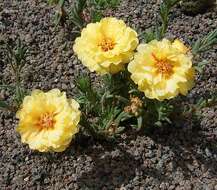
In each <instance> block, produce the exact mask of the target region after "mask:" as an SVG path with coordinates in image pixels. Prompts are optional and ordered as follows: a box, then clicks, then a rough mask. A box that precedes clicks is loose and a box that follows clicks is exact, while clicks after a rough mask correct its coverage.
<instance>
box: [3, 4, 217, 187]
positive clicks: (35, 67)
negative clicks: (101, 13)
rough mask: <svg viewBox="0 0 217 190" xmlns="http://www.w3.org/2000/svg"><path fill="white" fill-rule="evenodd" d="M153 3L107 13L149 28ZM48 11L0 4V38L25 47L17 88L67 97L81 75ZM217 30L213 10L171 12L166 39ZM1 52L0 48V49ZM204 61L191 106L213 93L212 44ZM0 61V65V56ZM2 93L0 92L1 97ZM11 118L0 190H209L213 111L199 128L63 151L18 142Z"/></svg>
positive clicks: (215, 144)
mask: <svg viewBox="0 0 217 190" xmlns="http://www.w3.org/2000/svg"><path fill="white" fill-rule="evenodd" d="M158 8H159V1H157V0H137V1H133V0H123V1H122V3H121V5H120V7H118V8H117V10H115V11H107V12H106V13H105V14H106V15H113V16H116V17H118V18H122V19H124V20H125V21H126V22H127V23H129V24H130V26H132V27H134V28H141V29H143V30H144V29H146V28H148V27H149V26H151V25H153V24H154V18H155V17H156V13H157V10H158ZM54 13H55V10H54V9H52V8H51V7H49V6H47V4H46V1H43V0H38V1H32V0H23V1H18V0H17V1H16V0H7V1H4V0H0V35H1V37H2V38H6V37H7V38H10V39H11V40H14V39H16V38H17V36H18V35H20V37H21V38H22V39H23V40H24V41H25V43H26V44H27V45H28V46H29V48H30V55H29V56H28V59H27V65H26V67H25V71H24V73H23V75H24V85H25V86H26V87H27V88H28V89H33V88H40V89H42V90H49V89H52V88H59V89H61V90H64V91H66V92H67V94H68V96H69V97H72V96H73V92H74V90H73V89H74V84H73V78H74V76H75V74H76V73H81V72H87V69H85V68H84V67H83V66H82V65H81V64H80V62H79V61H78V60H77V58H76V56H75V55H74V54H73V51H72V44H73V39H72V36H71V35H70V34H69V33H68V32H67V31H66V30H64V29H63V28H59V29H58V31H55V30H54V24H53V22H52V19H53V16H54ZM216 27H217V12H215V11H212V12H207V13H205V14H203V15H197V16H195V17H191V16H186V15H184V14H183V13H182V12H180V10H179V9H178V8H175V9H174V11H173V13H172V14H171V23H170V27H169V31H168V33H167V37H169V38H181V39H182V40H183V41H184V42H185V43H186V44H189V45H190V44H191V42H192V41H195V40H196V39H197V38H198V37H201V36H203V35H206V34H207V33H208V32H210V31H212V30H213V29H215V28H216ZM0 55H1V50H0ZM201 59H206V60H208V61H209V64H208V65H207V66H206V68H205V69H204V72H203V74H201V75H200V76H198V77H197V84H196V87H195V88H194V89H193V90H192V91H191V93H190V94H189V95H188V97H187V99H188V101H189V102H195V101H196V100H197V99H198V98H200V97H201V96H206V94H208V93H212V92H213V91H214V90H217V64H216V63H217V47H216V46H215V47H214V49H212V50H210V51H208V52H207V53H205V54H202V55H201ZM0 63H2V60H1V59H0ZM0 70H1V72H0V80H4V81H5V82H7V83H11V82H12V80H13V78H12V77H11V73H10V67H9V65H5V64H0ZM8 96H9V93H8V92H7V91H5V90H1V91H0V97H1V98H6V99H7V98H8ZM16 123H17V121H16V119H15V117H14V114H11V113H7V112H2V111H1V112H0V139H1V140H0V189H2V190H4V189H5V190H11V189H49V190H50V189H58V190H59V189H73V190H77V189H79V190H128V189H129V190H131V189H132V190H146V189H147V190H159V189H162V190H173V189H175V190H191V189H193V190H217V106H213V107H210V108H205V109H203V110H202V114H201V121H200V125H199V126H195V127H193V128H192V127H189V126H188V125H187V124H186V125H184V126H183V127H182V128H172V127H170V128H166V127H163V128H158V129H155V130H154V131H153V133H152V134H151V135H149V136H145V135H136V134H134V133H131V132H126V133H124V134H123V135H122V137H121V140H120V141H119V142H118V143H116V144H108V143H99V142H94V141H92V140H91V139H88V140H85V141H81V142H80V141H76V142H75V143H72V144H71V146H70V147H69V148H68V149H67V150H66V151H65V152H63V153H53V154H41V153H38V152H35V151H31V150H30V149H29V148H28V146H27V145H23V144H21V142H20V137H19V135H18V134H17V133H16V131H15V126H16Z"/></svg>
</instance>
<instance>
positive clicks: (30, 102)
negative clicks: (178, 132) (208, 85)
mask: <svg viewBox="0 0 217 190" xmlns="http://www.w3.org/2000/svg"><path fill="white" fill-rule="evenodd" d="M52 2H53V1H52ZM52 2H51V3H52ZM79 2H81V1H79ZM94 2H95V3H96V4H97V5H98V6H108V5H107V4H108V3H109V1H94ZM114 2H116V1H114ZM178 2H179V1H178V0H164V1H163V2H162V4H161V6H160V17H159V18H160V21H157V22H156V24H155V26H154V30H153V29H149V31H148V32H147V31H146V32H145V33H144V34H145V35H144V41H145V43H141V44H139V39H138V34H137V32H136V31H135V30H134V29H132V28H130V27H128V26H127V25H126V24H125V23H124V21H123V20H119V19H117V18H114V17H107V18H103V19H101V20H100V21H99V22H97V23H91V24H88V25H87V26H86V27H85V29H84V30H83V31H82V32H81V36H80V37H78V38H77V39H76V40H75V43H74V46H73V50H74V52H75V53H76V55H77V56H78V59H80V60H81V62H82V64H84V65H85V66H86V67H87V68H88V69H89V70H90V71H91V72H95V74H96V75H98V77H97V78H98V80H97V81H96V80H93V79H91V77H90V76H89V75H87V74H85V75H84V74H80V75H79V76H77V77H76V79H75V80H74V83H75V85H76V89H77V92H76V94H75V100H74V99H70V98H67V97H66V94H65V93H64V92H60V90H58V89H53V90H50V91H48V92H43V91H41V90H33V91H32V93H31V94H30V95H28V96H25V97H24V90H23V88H22V85H21V80H20V73H21V70H22V68H23V66H24V63H25V56H26V52H27V49H26V47H25V46H23V45H22V43H21V41H18V44H17V46H16V48H11V47H7V51H6V54H7V60H8V62H9V63H10V64H11V68H12V70H13V71H14V74H15V79H16V80H15V81H16V83H15V85H14V88H13V89H15V92H16V93H15V94H16V99H15V102H16V108H17V109H18V112H17V114H16V115H17V118H18V119H19V124H18V127H17V131H18V132H19V133H20V135H21V140H22V142H24V143H27V144H28V145H29V147H30V148H31V149H34V150H38V151H40V152H47V151H55V152H62V151H64V150H65V149H66V148H67V147H68V146H69V144H70V142H71V140H72V139H73V138H76V135H77V134H79V132H80V133H82V134H85V135H89V136H92V137H93V138H94V139H96V140H115V138H116V137H118V136H119V135H120V134H121V133H122V132H123V131H124V130H126V129H134V130H135V131H146V130H148V129H153V128H154V127H162V126H164V125H173V123H174V119H177V118H181V119H183V118H189V117H191V119H193V118H194V119H195V118H198V117H199V116H200V110H201V109H202V108H204V107H206V106H213V105H216V100H217V94H216V92H215V93H211V94H210V96H209V97H208V98H201V99H199V100H198V102H196V103H195V104H193V103H192V104H183V106H180V104H181V103H183V99H184V98H183V97H184V96H186V95H187V94H188V92H189V91H190V90H191V89H192V88H193V87H194V85H195V73H196V71H199V72H201V71H202V70H203V68H204V66H205V63H204V62H200V61H199V56H198V55H199V54H200V53H202V52H205V51H207V50H209V49H210V48H212V46H213V45H215V44H216V43H217V32H216V30H215V31H213V32H211V33H209V34H208V35H207V36H205V37H203V38H200V39H198V40H197V41H196V42H194V44H193V45H192V48H190V47H187V46H185V45H184V43H183V42H182V41H181V40H178V39H176V40H168V39H166V38H165V33H166V31H167V28H168V24H169V13H170V10H171V8H172V7H174V6H175V5H176V4H177V3H178ZM54 3H57V2H56V1H54ZM82 3H83V4H77V5H76V6H75V11H74V12H73V13H72V17H73V18H74V19H75V18H76V19H75V20H74V21H73V22H74V24H75V25H77V27H78V28H81V27H83V26H84V25H83V24H81V23H80V22H81V20H80V14H81V13H82V11H83V9H84V8H85V6H86V5H85V3H86V1H84V0H83V1H82ZM104 3H105V4H104ZM76 23H77V24H76ZM193 60H194V62H196V63H197V62H199V63H198V64H196V63H195V64H193V63H194V62H193ZM2 87H4V86H3V85H2ZM23 99H24V100H23ZM21 103H22V106H20V105H21ZM178 105H179V106H178ZM0 106H1V107H2V108H8V109H9V110H11V111H12V110H13V111H15V110H17V109H11V106H8V104H7V103H6V102H3V101H1V102H0ZM32 133H34V135H31V134H32Z"/></svg>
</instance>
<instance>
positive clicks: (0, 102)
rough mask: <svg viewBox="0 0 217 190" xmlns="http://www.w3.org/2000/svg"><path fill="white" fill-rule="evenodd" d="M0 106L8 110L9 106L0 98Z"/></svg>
mask: <svg viewBox="0 0 217 190" xmlns="http://www.w3.org/2000/svg"><path fill="white" fill-rule="evenodd" d="M0 108H2V109H8V110H10V106H9V105H8V104H7V103H6V102H5V101H3V100H0Z"/></svg>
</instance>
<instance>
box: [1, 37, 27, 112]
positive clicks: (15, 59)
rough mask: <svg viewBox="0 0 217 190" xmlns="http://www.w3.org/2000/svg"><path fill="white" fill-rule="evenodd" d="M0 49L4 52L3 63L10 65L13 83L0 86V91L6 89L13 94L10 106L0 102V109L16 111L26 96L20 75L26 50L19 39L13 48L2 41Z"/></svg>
mask: <svg viewBox="0 0 217 190" xmlns="http://www.w3.org/2000/svg"><path fill="white" fill-rule="evenodd" d="M2 47H3V49H4V50H5V56H6V60H5V61H6V63H7V64H10V67H11V69H12V74H13V75H14V77H15V81H14V84H13V85H9V84H0V89H8V90H10V91H11V92H12V93H13V94H14V96H13V100H12V101H13V103H12V105H11V104H8V103H7V102H6V101H4V100H0V108H4V109H8V110H12V111H16V110H17V109H18V108H19V106H20V105H21V104H22V101H23V98H24V96H25V95H26V90H25V88H24V87H23V85H22V81H21V74H22V70H23V68H24V65H25V63H26V56H27V53H28V49H27V46H26V45H25V44H23V43H22V42H21V39H20V38H19V39H18V40H17V41H16V45H14V46H13V45H10V44H9V42H8V41H6V42H3V41H2Z"/></svg>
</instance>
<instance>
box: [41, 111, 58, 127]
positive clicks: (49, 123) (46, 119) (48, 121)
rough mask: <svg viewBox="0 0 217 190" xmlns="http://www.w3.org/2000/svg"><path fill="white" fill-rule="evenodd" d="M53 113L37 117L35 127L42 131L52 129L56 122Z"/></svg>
mask: <svg viewBox="0 0 217 190" xmlns="http://www.w3.org/2000/svg"><path fill="white" fill-rule="evenodd" d="M54 116H55V115H54V114H53V113H45V114H43V115H41V116H40V117H39V120H38V123H37V126H38V127H39V128H40V130H42V129H51V128H53V127H54V125H55V123H56V121H55V119H54Z"/></svg>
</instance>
